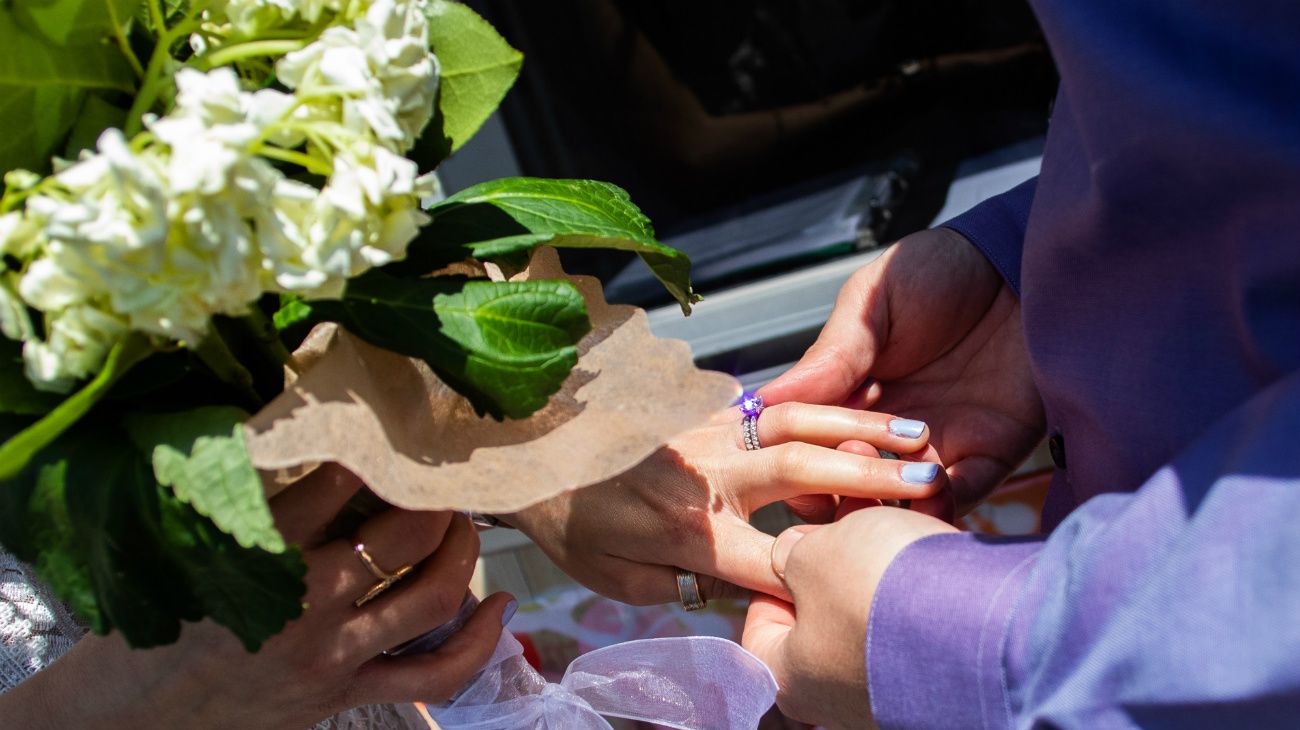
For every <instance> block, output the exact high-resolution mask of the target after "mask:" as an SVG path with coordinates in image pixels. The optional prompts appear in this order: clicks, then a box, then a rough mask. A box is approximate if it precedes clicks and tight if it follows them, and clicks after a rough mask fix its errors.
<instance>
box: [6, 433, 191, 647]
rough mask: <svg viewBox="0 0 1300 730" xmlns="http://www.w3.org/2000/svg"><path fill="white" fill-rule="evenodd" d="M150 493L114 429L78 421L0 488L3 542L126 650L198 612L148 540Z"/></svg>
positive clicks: (152, 510) (153, 502)
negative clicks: (7, 517) (9, 519)
mask: <svg viewBox="0 0 1300 730" xmlns="http://www.w3.org/2000/svg"><path fill="white" fill-rule="evenodd" d="M97 425H99V426H102V424H97ZM157 491H158V488H157V486H156V485H155V484H154V483H153V479H152V478H151V475H150V474H149V465H148V464H147V463H146V462H145V461H144V459H143V457H142V456H141V455H140V454H139V453H138V452H137V451H136V450H135V449H134V448H132V447H131V444H130V443H129V442H127V441H126V440H125V438H124V437H123V436H122V435H121V433H120V431H118V430H117V429H112V428H103V427H99V428H94V427H86V426H84V425H83V426H81V427H78V428H76V429H73V430H72V431H70V432H68V433H65V434H64V435H63V436H62V437H61V438H60V439H58V440H57V441H55V442H54V443H53V444H51V445H50V447H49V448H47V449H45V450H44V451H42V452H41V454H40V456H39V457H38V459H37V461H35V462H33V463H32V464H30V465H29V466H28V468H27V469H25V470H24V471H23V472H22V474H21V475H19V477H18V478H17V479H14V480H10V481H9V482H7V483H5V484H4V485H3V488H2V489H0V507H2V508H3V510H4V511H5V512H12V513H14V514H16V515H18V516H20V522H18V523H17V527H16V528H15V527H14V525H13V524H6V527H5V532H4V539H5V543H6V545H8V546H10V548H11V549H13V550H14V552H15V554H17V555H19V556H20V557H23V558H24V559H26V560H28V561H29V562H31V563H32V564H33V565H34V566H35V567H36V570H37V573H38V574H39V575H40V576H41V579H42V580H43V581H44V582H45V583H46V584H48V585H49V586H50V587H51V588H52V589H53V590H54V592H55V594H56V595H58V596H59V597H60V598H61V599H62V600H63V601H64V602H65V603H67V604H68V605H69V606H70V607H72V608H73V609H74V610H75V611H76V612H77V614H78V616H80V617H81V618H82V620H84V621H85V622H86V624H87V625H88V626H89V627H90V628H91V629H92V630H93V631H95V632H97V633H101V634H102V633H106V632H108V631H109V630H110V629H113V628H117V629H120V630H121V631H122V633H123V635H124V636H126V637H127V639H128V641H130V642H131V644H132V645H134V646H156V645H159V644H164V643H169V642H171V641H174V640H175V639H176V637H177V636H178V635H179V632H180V624H179V619H180V618H183V617H189V618H197V610H196V604H195V603H194V602H193V601H192V600H190V599H189V598H188V597H187V592H186V590H185V586H184V583H183V581H182V580H181V579H180V576H179V575H178V574H176V573H175V571H173V570H172V569H171V566H170V564H169V562H168V561H167V560H166V559H165V558H163V557H162V556H161V555H160V552H161V551H160V550H159V549H158V545H157V543H156V542H155V541H154V540H153V539H152V537H151V533H150V530H149V526H150V524H151V522H155V521H156V517H154V516H155V515H156V514H157Z"/></svg>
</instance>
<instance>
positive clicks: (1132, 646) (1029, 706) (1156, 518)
mask: <svg viewBox="0 0 1300 730" xmlns="http://www.w3.org/2000/svg"><path fill="white" fill-rule="evenodd" d="M1296 434H1300V373H1297V374H1293V375H1291V376H1290V377H1288V378H1286V379H1284V380H1281V381H1279V382H1277V383H1275V384H1274V385H1273V386H1272V387H1270V388H1269V389H1267V390H1265V391H1263V392H1261V393H1260V394H1259V395H1258V396H1256V397H1255V398H1253V399H1252V400H1251V401H1249V402H1247V403H1246V404H1244V405H1243V406H1242V407H1240V408H1238V409H1237V410H1236V411H1234V412H1233V413H1232V414H1231V415H1230V416H1228V417H1226V418H1225V419H1223V420H1222V421H1220V422H1219V423H1218V424H1216V425H1215V426H1214V427H1213V428H1212V429H1210V431H1209V432H1208V433H1206V434H1205V435H1203V436H1202V437H1201V438H1200V439H1199V440H1197V441H1196V442H1195V443H1194V444H1193V445H1192V446H1191V447H1190V448H1188V449H1187V450H1186V451H1184V452H1183V453H1182V454H1181V455H1180V456H1179V457H1178V458H1176V459H1175V460H1174V461H1173V462H1172V463H1171V464H1168V465H1166V466H1165V467H1164V468H1162V469H1160V470H1159V471H1158V472H1157V473H1156V474H1154V475H1153V476H1152V477H1151V478H1150V479H1149V480H1148V481H1147V482H1146V483H1145V484H1144V485H1142V487H1141V488H1140V489H1139V490H1137V491H1136V492H1132V493H1112V494H1103V495H1101V496H1098V497H1094V498H1093V499H1091V500H1089V501H1088V502H1086V503H1084V504H1083V505H1082V506H1080V507H1079V508H1078V509H1076V510H1075V511H1074V512H1073V513H1072V514H1071V515H1070V517H1069V518H1068V519H1067V520H1066V521H1065V522H1064V523H1063V524H1062V525H1061V526H1060V527H1059V528H1057V529H1056V530H1055V531H1054V532H1053V533H1052V534H1051V535H1050V536H1049V537H1048V538H1047V539H1046V540H1039V541H1033V540H1031V541H1024V540H1020V541H1016V540H1004V539H990V538H986V537H981V536H978V535H973V534H969V533H961V534H946V535H939V536H933V537H929V538H925V539H923V540H920V541H918V542H916V543H914V544H913V545H911V546H909V547H908V548H907V549H906V550H904V551H903V552H902V553H901V554H900V555H899V556H898V558H897V559H895V560H894V562H893V563H892V564H891V565H890V567H889V569H888V570H887V571H886V573H885V576H884V579H883V580H882V582H881V585H880V587H879V590H878V592H877V594H876V600H875V605H874V606H873V609H872V612H871V623H870V626H869V628H868V633H867V646H866V657H867V673H868V684H869V689H870V693H871V705H872V709H873V711H874V713H875V717H876V720H877V722H879V724H880V726H881V727H882V728H886V729H890V728H962V729H963V730H969V729H971V728H1011V727H1018V728H1028V727H1053V728H1101V727H1105V728H1114V727H1171V728H1173V727H1176V728H1191V729H1195V728H1212V727H1213V728H1220V727H1243V728H1245V727H1251V728H1256V727H1261V728H1262V727H1294V723H1295V722H1296V719H1297V718H1300V661H1298V660H1297V657H1300V620H1298V618H1297V617H1300V527H1298V526H1297V522H1296V521H1297V519H1300V449H1297V448H1296V446H1295V439H1296Z"/></svg>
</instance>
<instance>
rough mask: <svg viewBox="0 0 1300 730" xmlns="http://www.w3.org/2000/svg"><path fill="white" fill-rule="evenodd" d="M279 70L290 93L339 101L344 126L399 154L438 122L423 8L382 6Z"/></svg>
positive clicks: (386, 1)
mask: <svg viewBox="0 0 1300 730" xmlns="http://www.w3.org/2000/svg"><path fill="white" fill-rule="evenodd" d="M275 71H276V77H277V78H278V79H279V80H280V82H281V83H283V84H285V85H286V86H288V87H289V88H291V89H299V90H301V91H304V92H306V93H309V94H317V93H329V94H332V95H336V96H337V97H338V98H339V99H340V102H339V103H338V110H337V116H338V118H339V119H340V121H342V122H343V123H344V124H345V125H346V126H347V127H349V128H350V129H353V130H355V131H358V132H364V131H366V130H369V131H370V132H371V133H372V134H373V135H374V137H375V139H377V140H378V141H379V142H380V143H381V144H384V145H385V146H387V147H389V148H390V149H393V150H395V151H397V152H405V151H406V150H409V149H410V148H411V147H412V146H413V145H414V144H415V141H416V139H418V138H419V136H420V132H421V131H423V130H424V127H425V125H427V124H428V123H429V119H431V118H432V116H433V104H434V99H435V96H436V94H437V91H438V71H439V67H438V59H437V58H436V57H435V56H434V55H433V53H432V52H430V50H429V44H428V20H427V19H426V18H425V16H424V13H423V11H422V7H421V5H420V4H419V3H417V2H409V1H400V0H377V1H376V2H375V3H374V4H372V5H371V6H370V8H369V9H368V10H367V11H366V14H365V16H363V17H362V18H359V19H358V20H357V22H356V25H355V27H351V28H349V27H344V26H335V27H332V28H328V29H326V30H325V32H324V33H322V34H321V36H320V38H318V39H317V40H316V41H315V42H313V43H312V44H310V45H309V46H307V47H306V48H303V49H302V50H299V51H295V52H293V53H289V54H286V55H285V56H284V57H283V58H281V59H280V60H279V62H277V63H276V67H275Z"/></svg>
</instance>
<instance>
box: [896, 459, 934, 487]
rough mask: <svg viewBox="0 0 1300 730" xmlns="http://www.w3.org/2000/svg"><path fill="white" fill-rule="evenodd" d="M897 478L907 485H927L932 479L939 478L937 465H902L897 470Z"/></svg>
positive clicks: (923, 463)
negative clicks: (900, 478) (899, 477)
mask: <svg viewBox="0 0 1300 730" xmlns="http://www.w3.org/2000/svg"><path fill="white" fill-rule="evenodd" d="M898 473H899V476H901V477H903V481H905V482H907V483H908V484H929V483H930V482H932V481H934V478H935V477H937V476H939V465H938V464H927V463H925V462H922V461H917V462H913V463H911V464H904V465H903V468H902V469H900V470H899V472H898Z"/></svg>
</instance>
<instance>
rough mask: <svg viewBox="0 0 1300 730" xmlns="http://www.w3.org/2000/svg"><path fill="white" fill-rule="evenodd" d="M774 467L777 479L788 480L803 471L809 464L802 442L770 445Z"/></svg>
mask: <svg viewBox="0 0 1300 730" xmlns="http://www.w3.org/2000/svg"><path fill="white" fill-rule="evenodd" d="M772 449H773V451H774V452H775V453H774V454H773V458H774V459H775V463H774V465H773V466H774V468H775V471H776V475H777V477H778V478H779V479H782V480H789V479H791V478H793V477H797V476H798V475H800V474H802V473H803V472H805V471H806V470H807V468H808V466H809V462H810V455H809V452H808V449H807V448H805V446H804V444H802V443H798V442H795V443H785V444H778V445H776V446H774V447H772Z"/></svg>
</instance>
